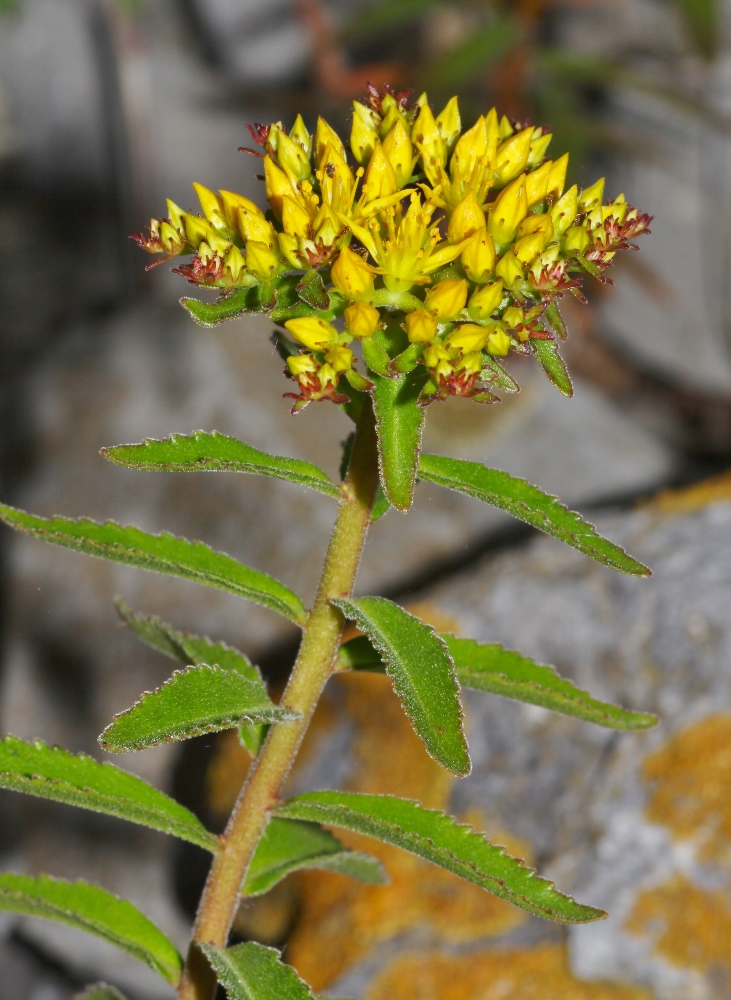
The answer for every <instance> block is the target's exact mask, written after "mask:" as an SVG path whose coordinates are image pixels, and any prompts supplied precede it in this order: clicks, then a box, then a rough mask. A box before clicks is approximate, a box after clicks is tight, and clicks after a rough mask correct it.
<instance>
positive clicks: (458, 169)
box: [450, 116, 487, 176]
mask: <svg viewBox="0 0 731 1000" xmlns="http://www.w3.org/2000/svg"><path fill="white" fill-rule="evenodd" d="M486 155H487V128H486V126H485V119H484V118H483V117H482V116H480V117H479V118H478V119H477V121H476V122H475V124H474V125H473V126H472V128H471V129H468V130H467V131H466V132H464V133H463V134H462V135H461V136H460V137H459V139H458V141H457V145H456V146H455V147H454V153H453V154H452V163H451V166H450V169H451V171H452V175H453V176H454V175H455V174H456V173H462V174H463V175H465V176H467V175H468V174H469V173H470V168H471V166H472V165H473V164H475V163H479V161H480V160H482V159H484V157H485V156H486Z"/></svg>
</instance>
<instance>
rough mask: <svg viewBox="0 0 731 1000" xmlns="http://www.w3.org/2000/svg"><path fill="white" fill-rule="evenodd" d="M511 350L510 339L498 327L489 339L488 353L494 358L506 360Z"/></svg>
mask: <svg viewBox="0 0 731 1000" xmlns="http://www.w3.org/2000/svg"><path fill="white" fill-rule="evenodd" d="M509 350H510V337H509V335H508V334H507V333H506V332H505V330H503V329H502V327H499V326H496V327H495V329H494V330H493V331H492V333H491V334H490V336H489V337H488V338H487V353H488V354H490V355H492V356H493V357H498V358H504V357H505V355H506V354H507V353H508V351H509Z"/></svg>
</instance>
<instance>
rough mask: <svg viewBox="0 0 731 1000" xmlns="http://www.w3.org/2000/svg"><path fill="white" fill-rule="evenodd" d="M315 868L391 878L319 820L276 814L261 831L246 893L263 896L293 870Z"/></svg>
mask: <svg viewBox="0 0 731 1000" xmlns="http://www.w3.org/2000/svg"><path fill="white" fill-rule="evenodd" d="M309 868H316V869H319V870H320V871H331V872H337V873H338V874H340V875H346V876H348V877H349V878H352V879H355V880H356V881H358V882H365V883H367V884H368V885H383V884H384V883H386V882H387V881H388V876H387V875H386V873H385V871H384V869H383V866H382V865H381V863H380V861H377V860H376V858H373V857H371V855H370V854H365V853H363V852H362V851H350V850H348V849H347V848H346V847H343V845H342V844H341V843H340V841H339V840H338V839H337V838H336V837H334V836H333V835H332V834H331V833H329V832H328V831H327V830H325V829H323V828H322V827H321V826H320V825H319V824H318V823H303V822H302V821H301V820H294V819H279V818H278V817H274V818H273V819H270V820H269V823H268V824H267V826H266V829H265V830H264V833H263V834H262V837H261V840H260V841H259V843H258V845H257V848H256V853H255V854H254V857H253V858H252V860H251V864H250V865H249V869H248V871H247V873H246V878H245V879H244V886H243V889H242V894H243V895H244V896H261V895H262V894H263V893H265V892H269V890H270V889H271V888H273V887H274V886H275V885H276V884H277V883H278V882H281V880H282V879H283V878H286V876H287V875H289V874H291V873H292V872H296V871H302V870H303V869H309Z"/></svg>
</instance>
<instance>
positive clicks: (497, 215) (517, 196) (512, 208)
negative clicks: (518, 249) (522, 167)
mask: <svg viewBox="0 0 731 1000" xmlns="http://www.w3.org/2000/svg"><path fill="white" fill-rule="evenodd" d="M527 214H528V200H527V198H526V192H525V174H521V175H520V177H518V178H516V180H514V181H513V183H512V184H509V185H508V186H507V187H506V188H504V189H503V190H502V191H501V192H500V194H499V195H498V196H497V198H496V199H495V203H494V204H493V206H492V208H491V209H490V214H489V216H488V222H487V228H488V229H489V231H490V235H491V236H492V238H493V239H494V240H495V242H496V243H497V244H499V245H505V244H506V243H510V242H512V240H513V239H514V237H515V234H516V233H517V232H518V226H519V225H520V224H521V222H522V221H523V219H524V218H525V217H526V215H527Z"/></svg>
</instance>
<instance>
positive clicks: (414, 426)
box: [373, 371, 428, 511]
mask: <svg viewBox="0 0 731 1000" xmlns="http://www.w3.org/2000/svg"><path fill="white" fill-rule="evenodd" d="M427 377H428V375H427V374H425V373H422V372H421V371H414V372H411V373H410V374H408V375H402V376H400V377H399V378H381V376H379V375H376V376H374V381H375V383H376V388H375V389H374V390H373V409H374V412H375V416H376V430H377V432H378V466H379V472H380V476H381V485H382V486H383V492H384V493H385V495H386V497H387V499H388V502H389V503H390V504H391V506H392V507H395V508H396V509H397V510H400V511H407V510H408V509H409V507H410V506H411V502H412V500H413V496H414V485H415V483H416V466H417V463H418V461H419V452H420V451H421V434H422V431H423V429H424V410H423V407H421V406H419V405H418V399H419V394H420V393H421V389H422V387H423V385H424V382H425V380H426V378H427Z"/></svg>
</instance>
